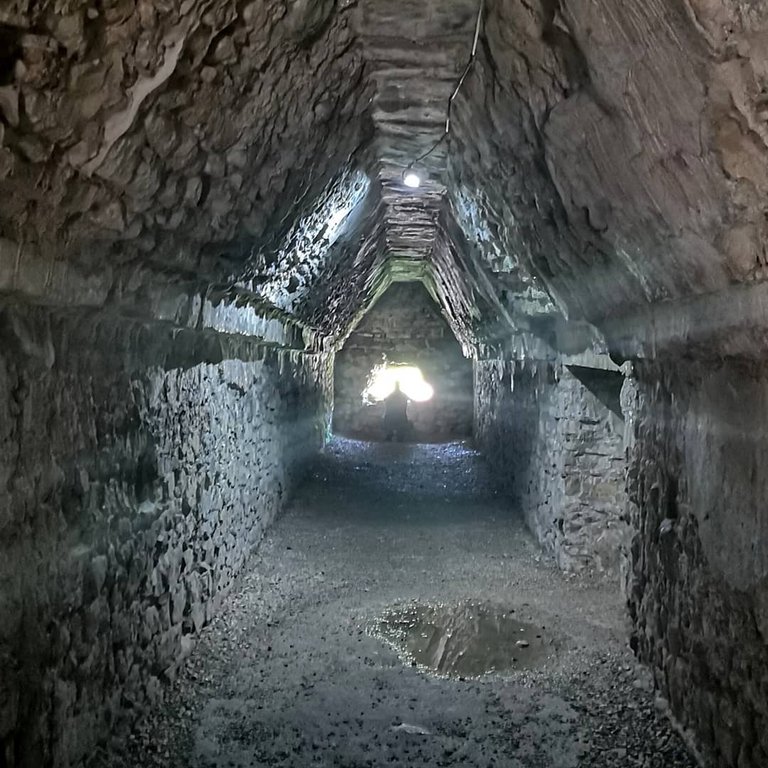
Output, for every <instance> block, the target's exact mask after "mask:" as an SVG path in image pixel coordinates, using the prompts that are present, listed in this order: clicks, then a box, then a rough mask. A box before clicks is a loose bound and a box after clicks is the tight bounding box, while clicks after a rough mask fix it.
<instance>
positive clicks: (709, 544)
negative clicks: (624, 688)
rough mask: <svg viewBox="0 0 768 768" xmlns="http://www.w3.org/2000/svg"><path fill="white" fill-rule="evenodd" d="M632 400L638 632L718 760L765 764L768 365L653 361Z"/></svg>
mask: <svg viewBox="0 0 768 768" xmlns="http://www.w3.org/2000/svg"><path fill="white" fill-rule="evenodd" d="M636 375H637V389H636V394H635V397H634V402H633V404H632V406H633V407H632V408H631V410H630V411H629V415H630V418H629V422H628V425H629V430H628V433H629V436H630V446H629V473H628V485H627V489H628V497H629V505H628V509H629V513H630V517H631V523H632V526H633V528H634V531H635V535H634V540H633V542H632V548H631V552H632V569H631V572H630V574H629V580H628V584H627V588H628V602H629V608H630V613H631V616H632V620H633V625H634V632H633V638H632V642H633V645H634V647H635V650H636V652H637V653H638V655H639V656H640V658H641V659H642V660H643V661H645V662H647V663H648V664H650V665H651V666H652V668H653V669H654V673H655V676H656V682H657V685H658V686H659V688H660V689H661V691H662V692H663V694H664V695H665V696H666V697H667V698H668V700H669V703H670V706H671V709H672V712H673V713H674V715H675V716H676V717H677V718H678V719H679V720H680V721H681V722H682V724H683V725H684V726H686V727H687V728H690V729H691V730H693V731H694V732H695V734H696V739H697V740H698V741H699V743H700V744H701V745H702V746H703V747H704V748H705V749H704V752H705V753H710V754H712V755H713V758H712V765H714V766H718V768H736V766H738V768H758V767H762V766H765V765H768V676H767V675H766V670H768V547H766V541H768V536H766V531H768V511H767V510H766V506H765V498H766V495H768V486H767V484H768V474H766V472H765V467H766V464H767V463H768V440H766V437H767V436H766V428H765V425H766V424H768V366H766V365H765V364H764V363H753V362H744V361H739V360H734V359H731V360H727V359H726V360H721V361H719V362H716V363H715V362H713V363H708V364H705V363H703V362H701V363H693V362H683V361H680V360H677V361H675V362H674V363H670V362H653V363H652V362H643V363H640V364H637V365H636Z"/></svg>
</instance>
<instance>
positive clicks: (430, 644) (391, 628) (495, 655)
mask: <svg viewBox="0 0 768 768" xmlns="http://www.w3.org/2000/svg"><path fill="white" fill-rule="evenodd" d="M373 633H374V634H375V635H377V636H378V637H380V638H381V639H383V640H385V641H386V642H388V643H390V644H391V645H392V646H394V647H395V648H396V649H397V650H398V652H399V653H400V655H401V656H403V657H404V658H405V659H406V660H408V661H410V662H411V663H413V664H415V665H417V666H421V667H426V668H428V669H430V670H432V671H434V672H437V673H438V674H441V675H453V676H460V677H477V676H480V675H485V674H489V673H492V672H500V673H503V672H510V671H517V670H527V669H533V668H535V667H539V666H541V665H542V664H544V662H545V661H546V660H547V659H549V658H551V657H552V656H554V655H555V654H556V652H557V643H556V641H555V637H554V636H553V635H552V634H551V633H550V632H548V631H547V629H546V627H545V626H542V625H540V624H533V623H528V622H523V621H518V619H517V618H516V617H515V610H514V609H513V608H502V607H499V606H495V605H490V604H487V603H479V602H471V601H470V602H464V603H461V604H459V605H432V604H429V603H410V604H408V605H406V606H401V607H395V608H392V609H390V610H388V611H387V612H385V613H384V615H383V616H381V617H380V618H378V619H377V620H376V621H375V623H374V627H373Z"/></svg>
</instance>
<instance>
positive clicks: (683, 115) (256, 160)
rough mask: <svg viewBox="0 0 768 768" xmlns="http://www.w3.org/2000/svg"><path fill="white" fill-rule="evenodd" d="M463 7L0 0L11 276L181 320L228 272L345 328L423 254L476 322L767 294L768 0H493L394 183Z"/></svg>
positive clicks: (300, 319)
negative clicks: (411, 174) (415, 184)
mask: <svg viewBox="0 0 768 768" xmlns="http://www.w3.org/2000/svg"><path fill="white" fill-rule="evenodd" d="M477 13H478V3H477V1H476V0H357V1H356V2H355V1H354V0H351V1H350V0H253V1H252V2H243V1H242V0H239V1H235V0H183V1H182V0H139V1H138V2H135V1H134V0H114V1H113V0H103V2H98V3H94V2H90V1H88V2H86V1H85V0H42V1H41V0H36V1H34V2H33V0H3V1H2V2H0V238H1V239H0V288H2V290H3V291H4V292H12V293H20V294H24V295H25V296H27V297H33V298H35V299H36V300H38V301H44V302H47V303H53V304H62V305H88V306H97V305H107V304H109V306H111V307H125V308H128V307H130V311H133V312H137V311H141V310H142V309H144V310H148V311H151V312H153V313H154V315H155V316H159V317H163V318H169V319H173V320H174V321H178V320H179V319H180V318H181V317H182V316H183V315H185V314H186V315H190V314H194V312H195V311H196V310H195V308H194V301H191V300H190V299H189V297H190V296H198V297H199V302H204V301H206V300H208V301H211V300H214V298H215V297H219V298H215V300H216V301H219V300H220V299H221V297H229V299H231V300H233V301H235V302H236V303H237V304H238V305H239V306H250V307H252V308H254V311H258V313H261V315H262V316H263V315H264V314H265V313H272V314H273V315H274V316H281V317H286V318H291V321H292V322H295V323H297V324H299V325H300V326H301V327H303V328H305V329H308V330H309V331H310V332H314V333H317V336H318V337H319V338H320V337H321V338H330V339H339V338H342V337H343V336H344V334H345V333H347V332H348V330H349V328H350V327H351V326H352V325H353V324H354V322H355V320H356V319H357V318H359V316H360V314H361V313H362V312H363V311H364V310H365V308H366V307H367V306H369V305H370V303H371V302H372V301H373V300H374V299H375V298H376V297H377V296H378V295H380V294H381V292H382V291H383V290H384V289H385V288H386V287H387V286H388V285H389V284H390V283H391V282H392V281H396V280H411V279H419V280H422V281H424V282H425V284H426V285H427V287H428V288H429V290H430V291H431V292H432V294H433V296H434V297H435V298H437V299H438V300H439V301H440V303H441V305H442V306H443V310H444V312H445V314H446V317H447V318H448V319H449V321H450V322H451V324H452V326H453V328H454V330H455V332H456V334H457V336H458V337H459V338H460V340H461V341H462V342H463V343H464V344H465V347H467V348H470V347H475V348H480V347H482V346H483V345H491V346H494V345H496V346H498V345H500V344H503V343H504V342H503V339H504V338H505V336H506V337H509V335H510V333H520V334H529V335H531V336H533V337H537V338H542V339H546V340H547V341H548V342H549V343H556V342H557V338H558V336H559V331H558V328H561V326H562V324H563V323H564V322H565V321H568V323H569V324H571V325H575V326H576V325H579V324H583V325H584V326H585V327H587V328H589V329H590V332H589V333H588V334H587V338H588V339H590V340H591V341H589V342H585V343H604V342H603V341H599V342H598V341H595V340H597V339H603V340H605V339H607V340H608V343H609V344H612V345H614V346H615V347H617V348H618V347H621V346H622V345H626V344H627V343H628V342H627V340H628V339H630V338H632V339H634V340H635V342H636V343H637V344H639V345H640V347H642V344H643V343H659V341H660V338H661V336H664V335H665V334H666V335H667V336H669V337H672V336H674V335H675V334H677V335H681V334H682V335H685V334H686V333H688V331H690V328H689V326H692V325H693V324H694V323H693V321H694V319H695V318H696V317H698V318H699V319H701V317H702V316H707V315H708V314H711V312H710V310H709V307H710V303H708V302H715V303H714V304H711V306H717V307H718V309H717V312H719V313H720V314H719V315H718V324H717V329H718V330H720V331H722V330H723V329H725V330H728V328H731V329H732V327H734V326H737V325H738V324H739V322H740V320H741V321H743V318H744V317H745V316H746V315H747V314H749V313H750V312H753V313H754V312H756V311H757V308H758V307H759V306H762V305H761V304H760V302H759V299H760V297H761V296H762V293H761V291H762V287H761V284H763V283H764V281H765V278H766V275H767V274H768V272H767V270H768V252H766V243H768V204H767V203H766V200H768V4H766V3H760V2H752V3H749V2H739V1H737V0H714V1H713V0H687V1H686V2H679V3H670V2H668V1H667V0H625V1H624V2H621V3H617V2H616V1H615V0H525V1H524V0H486V3H485V5H484V9H483V23H482V28H481V34H480V44H479V47H478V53H477V58H476V60H475V62H474V66H473V67H472V68H471V70H470V72H469V73H468V76H467V78H466V80H465V81H464V84H463V86H462V88H461V91H460V92H459V95H458V97H457V98H456V100H455V103H454V109H453V114H452V117H453V122H452V128H451V131H450V133H449V135H448V137H447V139H446V140H445V141H444V142H442V143H441V144H440V145H439V146H438V147H437V149H436V150H435V151H434V152H433V153H432V154H430V155H429V157H428V158H427V159H426V160H424V162H423V163H421V164H419V165H418V166H417V169H418V170H419V172H420V173H421V174H422V176H423V177H424V183H423V184H422V186H421V187H420V188H419V189H416V190H412V189H409V188H407V187H405V186H404V184H403V182H402V173H403V170H404V168H405V167H406V166H407V165H408V164H409V163H410V162H411V161H413V160H414V159H415V158H417V157H418V156H419V155H421V154H422V153H424V152H425V151H426V150H428V149H429V148H430V147H431V146H432V145H433V143H434V142H435V141H436V140H437V139H439V138H440V136H441V135H442V132H443V130H444V128H443V127H444V123H445V118H446V106H447V101H448V97H449V96H450V95H451V93H452V91H453V89H454V86H455V85H456V82H457V79H458V77H459V75H460V74H461V72H462V70H463V69H464V66H465V64H466V63H467V60H468V57H469V54H470V51H471V46H472V38H473V34H474V29H475V21H476V17H477ZM180 296H184V297H186V298H185V299H183V300H182V299H180V298H178V297H180ZM212 297H214V298H212ZM712 297H717V300H715V299H713V298H712ZM670 306H673V307H675V308H676V311H677V313H678V314H677V317H678V323H677V326H675V327H674V328H673V327H672V326H671V325H668V326H667V327H666V328H665V330H663V331H662V330H658V328H659V324H660V323H661V321H662V320H663V318H664V316H665V315H664V313H665V311H668V310H667V308H668V307H670ZM734 308H735V309H734ZM126 311H128V310H127V309H126ZM686 313H687V314H686ZM697 313H698V314H697ZM729 313H730V314H729ZM763 314H764V313H763ZM686 318H688V319H686ZM686 323H688V325H686ZM729 323H730V326H729ZM704 325H706V324H703V325H702V323H700V322H699V323H698V325H697V327H698V328H699V329H701V328H702V327H704ZM650 326H653V327H654V328H656V330H655V331H654V332H653V334H652V333H650V332H649V331H648V330H647V329H648V328H649V327H650ZM592 328H594V329H595V330H594V332H592V330H591V329H592ZM700 332H703V331H700ZM702 341H704V339H703V338H702ZM707 341H708V342H711V339H710V340H707Z"/></svg>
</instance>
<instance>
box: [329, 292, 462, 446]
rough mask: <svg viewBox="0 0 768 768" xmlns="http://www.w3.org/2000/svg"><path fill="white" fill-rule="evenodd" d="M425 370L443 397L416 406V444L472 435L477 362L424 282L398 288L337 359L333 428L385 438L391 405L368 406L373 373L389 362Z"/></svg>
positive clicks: (411, 408)
mask: <svg viewBox="0 0 768 768" xmlns="http://www.w3.org/2000/svg"><path fill="white" fill-rule="evenodd" d="M385 359H386V360H387V361H389V362H391V363H408V364H410V365H416V366H418V367H419V368H420V369H421V371H422V373H423V374H424V378H425V379H426V380H427V381H428V382H429V383H430V384H431V385H432V386H433V387H434V390H435V394H434V396H433V398H432V399H431V400H429V401H428V402H425V403H416V402H410V403H409V405H408V418H409V420H410V421H411V423H412V425H413V427H414V429H413V439H415V440H420V441H422V442H429V441H440V440H451V439H457V438H465V437H469V436H470V435H471V434H472V363H471V362H470V361H469V360H467V359H466V358H465V357H464V356H463V354H462V352H461V348H460V346H459V343H458V341H457V340H456V337H455V336H454V335H453V332H452V331H451V329H450V327H449V326H448V324H447V322H446V321H445V319H444V318H443V317H442V315H441V314H440V310H439V309H438V307H437V305H436V304H435V303H434V302H433V301H432V299H431V298H430V296H429V294H428V293H427V291H426V289H425V288H424V287H423V285H422V284H421V283H396V284H394V285H393V286H392V287H391V288H390V289H389V290H388V291H387V293H385V294H384V296H383V297H382V298H381V299H380V300H379V301H378V302H377V303H376V304H375V305H374V307H373V308H372V309H371V310H370V311H369V312H368V313H367V314H366V315H365V317H364V318H363V319H362V321H361V322H360V324H359V325H358V326H357V328H356V329H355V331H354V332H353V333H352V334H351V335H350V336H349V338H348V339H347V341H346V343H345V344H344V348H343V350H342V351H341V352H340V353H339V354H338V355H337V356H336V364H335V393H334V411H333V427H334V430H335V431H336V432H338V433H339V434H345V435H350V436H354V437H359V438H364V439H374V440H377V439H382V438H383V437H384V434H383V418H384V405H383V404H382V403H376V404H372V405H366V404H364V403H363V398H362V393H363V390H365V388H366V386H367V385H368V381H369V377H370V375H371V371H372V370H373V368H374V367H376V366H378V365H380V364H381V363H382V361H383V360H385Z"/></svg>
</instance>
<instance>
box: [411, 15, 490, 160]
mask: <svg viewBox="0 0 768 768" xmlns="http://www.w3.org/2000/svg"><path fill="white" fill-rule="evenodd" d="M484 9H485V0H480V4H479V5H478V8H477V21H476V22H475V37H474V39H473V41H472V51H471V53H470V54H469V59H468V60H467V64H466V66H465V67H464V71H463V72H462V73H461V77H459V80H458V82H457V83H456V87H455V88H454V89H453V93H452V94H451V96H450V98H449V99H448V108H447V110H446V116H445V130H444V131H443V135H442V136H441V137H440V138H439V139H438V140H437V141H436V142H435V143H434V144H433V145H432V146H431V147H430V148H429V149H428V150H427V151H426V152H424V154H422V155H419V156H418V157H417V158H416V159H415V160H412V161H411V162H410V163H408V165H407V166H406V167H405V172H407V171H410V170H411V169H412V168H413V166H414V165H417V164H418V163H420V162H421V161H422V160H426V158H428V157H429V156H430V155H431V154H432V153H433V152H434V151H435V150H436V149H437V148H438V147H439V146H440V145H441V144H442V143H443V142H444V141H445V140H446V138H448V134H449V133H450V131H451V113H452V111H453V102H454V101H455V100H456V97H457V96H458V95H459V91H460V90H461V86H462V85H464V81H465V80H466V79H467V75H468V74H469V72H470V70H471V69H472V65H473V64H474V63H475V58H476V57H477V43H478V41H479V40H480V27H481V26H482V23H483V10H484Z"/></svg>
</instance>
